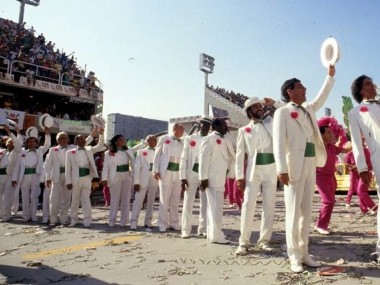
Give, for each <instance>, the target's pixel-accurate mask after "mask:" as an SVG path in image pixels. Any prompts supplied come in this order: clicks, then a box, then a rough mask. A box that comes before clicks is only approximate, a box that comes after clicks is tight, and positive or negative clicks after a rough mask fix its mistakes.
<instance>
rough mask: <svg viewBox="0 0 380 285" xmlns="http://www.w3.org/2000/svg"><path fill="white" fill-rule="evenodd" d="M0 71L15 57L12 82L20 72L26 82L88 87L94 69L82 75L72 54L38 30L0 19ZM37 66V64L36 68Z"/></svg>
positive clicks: (91, 80)
mask: <svg viewBox="0 0 380 285" xmlns="http://www.w3.org/2000/svg"><path fill="white" fill-rule="evenodd" d="M0 57H3V59H1V61H0V73H1V74H2V75H3V77H4V74H5V73H6V71H7V70H6V66H7V65H8V63H12V62H14V61H17V63H16V64H14V65H13V67H12V74H13V77H14V81H15V82H19V81H20V77H21V76H24V77H26V78H27V79H28V84H30V85H35V83H36V79H38V80H43V81H47V82H53V83H60V82H59V80H60V78H59V75H60V74H62V76H63V77H62V84H63V85H68V86H73V87H76V88H78V90H79V89H80V88H83V89H86V90H89V92H90V91H91V89H94V88H95V80H96V78H95V73H94V72H92V71H91V72H89V73H88V75H87V76H86V74H85V71H84V70H83V69H81V68H80V67H79V66H78V64H77V63H76V60H75V58H74V55H73V54H71V55H67V54H66V52H64V51H60V50H59V49H58V48H56V47H55V43H53V42H51V41H47V40H46V39H45V36H44V35H43V34H42V33H41V34H40V35H36V31H35V29H34V28H33V27H30V28H27V27H26V23H23V24H22V25H21V26H19V25H18V24H17V23H14V22H13V21H11V20H7V19H0ZM36 66H38V68H36Z"/></svg>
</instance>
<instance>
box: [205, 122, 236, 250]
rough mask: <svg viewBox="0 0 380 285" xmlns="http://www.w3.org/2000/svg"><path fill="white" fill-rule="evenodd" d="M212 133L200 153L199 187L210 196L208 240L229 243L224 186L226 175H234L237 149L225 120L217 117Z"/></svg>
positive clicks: (208, 202)
mask: <svg viewBox="0 0 380 285" xmlns="http://www.w3.org/2000/svg"><path fill="white" fill-rule="evenodd" d="M212 129H213V132H212V133H211V134H209V135H208V136H207V137H205V138H204V139H203V141H202V144H201V149H200V153H199V180H201V185H200V189H201V190H202V191H206V195H207V240H208V241H210V242H212V243H219V244H227V243H229V242H230V241H229V240H228V239H226V238H225V235H224V233H223V231H222V219H223V203H224V185H225V182H226V177H227V176H228V177H230V178H234V177H235V151H234V149H233V146H232V141H231V139H230V138H229V136H228V137H226V136H225V135H226V133H227V131H228V127H227V124H226V121H225V120H223V119H214V121H213V124H212Z"/></svg>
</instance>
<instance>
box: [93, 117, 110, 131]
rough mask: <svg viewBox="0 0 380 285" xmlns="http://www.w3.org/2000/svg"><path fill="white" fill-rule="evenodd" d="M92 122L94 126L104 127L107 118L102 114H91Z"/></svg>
mask: <svg viewBox="0 0 380 285" xmlns="http://www.w3.org/2000/svg"><path fill="white" fill-rule="evenodd" d="M91 123H92V124H93V125H94V127H98V128H102V129H104V127H105V125H106V120H105V119H104V118H103V117H102V116H101V115H100V114H97V115H92V116H91Z"/></svg>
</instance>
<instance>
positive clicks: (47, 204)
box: [42, 185, 51, 220]
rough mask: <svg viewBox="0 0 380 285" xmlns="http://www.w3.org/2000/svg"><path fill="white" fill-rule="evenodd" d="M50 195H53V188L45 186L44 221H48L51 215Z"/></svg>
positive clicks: (43, 200) (43, 198)
mask: <svg viewBox="0 0 380 285" xmlns="http://www.w3.org/2000/svg"><path fill="white" fill-rule="evenodd" d="M50 195H51V188H50V187H47V186H46V185H45V188H44V194H43V196H42V218H43V219H44V220H48V219H49V213H50Z"/></svg>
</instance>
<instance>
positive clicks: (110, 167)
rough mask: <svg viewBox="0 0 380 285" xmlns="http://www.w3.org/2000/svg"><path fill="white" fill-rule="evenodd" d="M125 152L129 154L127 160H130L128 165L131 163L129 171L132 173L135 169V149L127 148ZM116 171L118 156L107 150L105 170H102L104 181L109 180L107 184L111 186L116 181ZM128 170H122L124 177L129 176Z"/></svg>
mask: <svg viewBox="0 0 380 285" xmlns="http://www.w3.org/2000/svg"><path fill="white" fill-rule="evenodd" d="M123 153H124V154H125V155H126V156H127V161H128V165H129V170H128V172H129V173H131V172H133V171H134V170H133V169H134V167H135V166H134V164H135V162H134V160H135V159H134V155H133V151H132V150H131V149H127V150H125V151H123ZM116 172H117V157H116V156H111V155H110V151H109V150H107V151H106V152H105V154H104V163H103V170H102V181H107V184H108V185H109V186H111V185H112V184H113V183H114V182H116V180H115V176H116ZM128 172H127V171H126V172H122V175H123V179H125V178H126V177H127V174H128ZM124 175H125V177H124Z"/></svg>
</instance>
